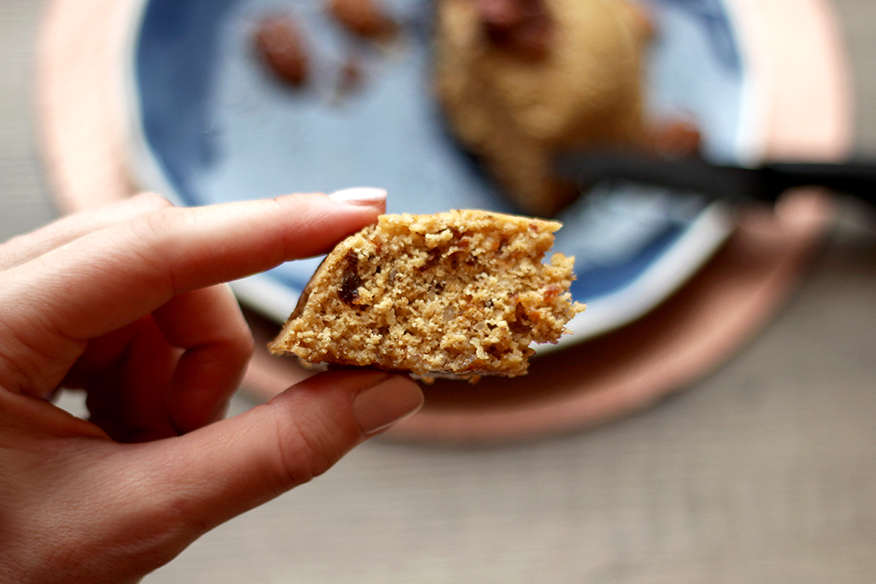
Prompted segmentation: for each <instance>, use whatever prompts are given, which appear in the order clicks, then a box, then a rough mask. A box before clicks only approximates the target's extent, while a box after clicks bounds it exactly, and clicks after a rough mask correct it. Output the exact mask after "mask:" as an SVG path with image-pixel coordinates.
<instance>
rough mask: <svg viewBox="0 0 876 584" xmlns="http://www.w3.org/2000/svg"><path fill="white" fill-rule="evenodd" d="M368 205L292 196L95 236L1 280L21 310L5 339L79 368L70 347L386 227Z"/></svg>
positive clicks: (195, 211) (377, 209) (160, 216)
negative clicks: (190, 294)
mask: <svg viewBox="0 0 876 584" xmlns="http://www.w3.org/2000/svg"><path fill="white" fill-rule="evenodd" d="M365 203H367V204H363V202H359V203H358V204H356V203H349V202H343V201H338V200H336V199H332V198H330V197H328V196H326V195H322V194H299V195H287V196H284V197H279V198H277V199H272V200H260V201H247V202H238V203H228V204H223V205H215V206H210V207H200V208H184V209H178V208H170V209H166V210H163V211H158V212H155V213H151V214H148V215H145V216H143V217H140V218H137V219H134V220H132V221H129V222H126V223H123V224H120V225H115V226H112V227H109V228H106V229H102V230H100V231H97V232H94V233H90V234H88V235H85V236H83V237H81V238H79V239H77V240H75V241H72V242H70V243H68V244H66V245H64V246H62V247H60V248H57V249H55V250H52V251H51V252H49V253H46V254H44V255H42V256H40V257H38V258H36V259H34V260H32V261H30V262H27V263H25V264H22V265H20V266H17V267H16V268H13V269H10V270H7V271H5V272H2V273H0V285H2V286H0V287H2V289H3V290H4V299H5V300H6V301H7V302H8V304H7V305H8V306H10V307H14V309H12V310H9V311H6V313H5V314H4V318H3V322H2V324H3V325H4V326H3V327H0V336H6V335H7V334H8V335H11V339H8V340H10V344H15V345H17V346H20V347H29V348H30V349H29V350H30V351H33V349H34V348H36V349H37V350H36V351H35V353H37V354H41V356H40V359H43V358H45V359H47V360H51V359H62V360H69V359H70V357H71V354H70V353H71V351H76V350H78V351H80V352H81V349H82V347H81V346H80V347H75V348H74V347H71V346H69V345H68V344H64V343H58V341H60V340H62V339H68V340H79V341H83V340H86V339H90V338H94V337H97V336H100V335H103V334H106V333H108V332H110V331H113V330H115V329H117V328H119V327H121V326H124V325H126V324H129V323H131V322H133V321H134V320H136V319H137V318H139V317H140V316H142V315H145V314H148V313H150V312H152V311H153V310H155V309H156V308H158V307H159V306H162V305H163V304H165V303H166V302H167V301H168V300H170V299H171V298H172V297H173V296H175V295H178V294H180V293H183V292H186V291H189V290H194V289H197V288H203V287H206V286H210V285H213V284H217V283H220V282H227V281H229V280H234V279H237V278H241V277H243V276H247V275H250V274H253V273H256V272H261V271H264V270H267V269H270V268H273V267H274V266H276V265H278V264H280V263H282V262H284V261H288V260H293V259H298V258H304V257H310V256H314V255H318V254H320V253H323V252H326V251H328V250H329V249H330V248H331V247H332V246H333V245H335V244H336V243H337V242H338V241H340V240H341V239H342V238H344V237H345V236H347V235H349V234H351V233H353V232H355V231H357V230H359V229H361V228H363V227H365V226H366V225H368V224H370V223H372V222H374V221H376V219H377V217H378V215H379V214H380V213H381V212H382V211H383V208H384V206H383V202H382V201H381V200H379V197H378V198H374V200H371V201H365ZM59 337H60V338H59ZM4 344H5V343H4ZM6 346H7V347H8V346H9V344H6ZM13 357H14V356H13ZM18 357H21V356H18ZM73 357H74V358H75V357H78V355H73ZM32 358H33V356H29V357H24V358H23V359H22V358H18V359H16V360H17V362H18V363H21V362H29V361H30V360H31V359H32ZM7 359H8V360H9V359H12V358H11V357H9V356H7ZM38 360H39V359H38ZM53 366H57V364H53ZM22 376H23V377H27V375H26V374H25V375H22Z"/></svg>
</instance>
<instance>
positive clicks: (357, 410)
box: [353, 375, 424, 434]
mask: <svg viewBox="0 0 876 584" xmlns="http://www.w3.org/2000/svg"><path fill="white" fill-rule="evenodd" d="M423 400H424V398H423V392H422V391H420V388H419V386H417V384H416V383H414V382H413V381H411V380H410V379H408V378H406V377H401V376H398V375H395V376H392V377H390V378H389V379H387V380H386V381H384V382H383V383H380V384H378V385H375V386H374V387H369V388H368V389H365V390H363V391H361V392H359V393H358V394H357V395H356V397H354V398H353V415H355V416H356V421H357V422H359V427H360V428H361V429H362V431H363V432H365V433H366V434H375V433H377V432H380V431H381V430H385V429H387V428H389V427H390V426H392V425H393V424H396V423H398V422H400V421H401V420H403V419H405V418H407V417H408V416H412V415H414V414H415V413H417V411H419V409H420V408H421V407H423Z"/></svg>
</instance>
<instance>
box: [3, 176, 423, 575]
mask: <svg viewBox="0 0 876 584" xmlns="http://www.w3.org/2000/svg"><path fill="white" fill-rule="evenodd" d="M336 199H340V200H336ZM344 199H346V200H344ZM383 208H384V201H383V199H382V198H381V196H380V193H379V192H378V191H373V190H357V191H342V192H341V193H339V194H338V196H337V197H335V198H331V197H327V196H324V195H290V196H286V197H281V198H278V199H275V200H268V201H254V202H241V203H231V204H227V205H216V206H212V207H202V208H196V209H178V208H173V207H171V206H170V204H169V203H167V202H166V201H164V200H163V199H161V198H159V197H156V196H153V195H140V196H138V197H134V198H132V199H130V200H128V201H126V202H124V203H121V204H118V205H115V206H112V207H108V208H103V209H98V210H92V211H86V212H82V213H79V214H76V215H72V216H70V217H67V218H65V219H62V220H60V221H58V222H56V223H53V224H51V225H49V226H47V227H45V228H43V229H41V230H39V231H36V232H34V233H31V234H28V235H25V236H21V237H18V238H15V239H13V240H11V241H9V242H7V243H6V244H4V245H2V246H0V544H2V550H3V551H2V553H0V581H3V582H57V581H64V582H69V583H74V582H88V583H91V584H99V583H102V582H113V583H119V582H136V581H138V580H139V579H140V578H142V577H143V576H144V575H145V574H147V573H148V572H150V571H152V570H154V569H156V568H158V567H159V566H161V565H163V564H165V563H166V562H168V561H170V560H171V559H173V558H174V557H175V556H176V555H177V554H179V553H180V552H181V551H182V550H183V549H184V548H185V547H187V546H188V545H189V544H190V543H191V542H192V541H194V540H195V539H197V538H198V537H199V536H200V535H202V534H203V533H205V532H206V531H208V530H210V529H212V528H213V527H215V526H216V525H219V524H220V523H222V522H224V521H226V520H228V519H230V518H232V517H234V516H236V515H238V514H240V513H242V512H244V511H247V510H249V509H251V508H253V507H255V506H257V505H259V504H261V503H264V502H266V501H268V500H269V499H271V498H273V497H275V496H277V495H279V494H281V493H283V492H285V491H287V490H289V489H291V488H293V487H295V486H297V485H300V484H302V483H304V482H307V481H308V480H310V479H311V478H313V477H315V476H317V475H319V474H320V473H322V472H324V471H325V470H327V469H328V468H330V467H331V466H332V465H333V464H334V463H335V462H337V460H339V459H340V458H341V457H342V456H343V455H344V454H345V453H346V452H348V451H349V450H350V449H351V448H353V447H354V446H356V445H357V444H359V443H361V442H362V441H364V440H365V439H367V438H368V437H369V436H372V435H374V434H376V433H378V432H380V431H381V430H383V429H384V428H386V427H388V426H389V425H391V424H392V423H394V422H395V421H398V420H399V419H401V418H403V417H405V416H407V415H409V414H410V413H412V412H414V411H416V410H417V409H418V408H419V407H420V405H422V400H423V396H422V393H421V391H420V390H419V388H418V387H417V386H416V384H415V383H413V382H412V381H410V380H409V379H407V378H404V377H400V376H392V375H389V374H386V373H381V372H377V371H356V372H352V371H345V372H333V373H326V374H322V375H317V376H314V377H311V378H310V379H308V380H306V381H304V382H302V383H300V384H298V385H296V386H293V387H291V388H289V389H288V390H286V391H285V392H283V393H282V394H280V395H278V396H277V397H276V398H274V399H273V400H271V401H270V402H269V403H268V404H266V405H262V406H258V407H256V408H253V409H252V410H250V411H248V412H246V413H244V414H242V415H240V416H236V417H234V418H230V419H227V420H221V421H217V420H220V418H221V417H222V414H223V412H224V407H225V405H226V404H227V402H228V399H229V396H230V395H231V393H232V392H233V391H234V390H235V389H236V388H237V386H238V383H239V381H240V377H241V375H242V371H243V369H244V367H245V365H246V363H247V360H248V358H249V356H250V352H251V350H252V337H251V335H250V332H249V329H248V327H247V325H246V323H245V321H244V319H243V317H242V315H241V313H240V310H239V308H238V306H237V303H236V301H235V299H234V297H233V296H232V295H231V293H230V291H229V290H228V288H227V287H226V286H225V285H224V284H221V283H223V282H227V281H230V280H233V279H236V278H240V277H243V276H246V275H249V274H252V273H256V272H260V271H263V270H266V269H269V268H271V267H273V266H276V265H278V264H280V263H282V262H284V261H288V260H292V259H297V258H303V257H308V256H313V255H317V254H319V253H323V252H325V251H328V249H330V248H331V247H332V246H333V245H334V244H335V243H337V242H338V241H339V240H340V239H342V238H343V237H344V236H346V235H348V234H350V233H352V232H354V231H357V230H359V229H360V228H362V227H364V226H366V225H368V224H369V223H371V222H373V221H375V220H376V218H377V216H378V214H379V213H380V212H382V211H383ZM58 388H72V389H82V390H84V391H86V392H87V399H86V404H87V406H88V409H89V412H90V414H91V417H90V420H89V421H86V420H82V419H80V418H76V417H74V416H72V415H70V414H68V413H67V412H65V411H63V410H61V409H60V408H58V407H56V406H54V405H52V404H51V403H50V402H49V401H47V400H46V399H45V398H48V397H49V396H51V395H52V394H53V393H54V392H55V391H57V390H58Z"/></svg>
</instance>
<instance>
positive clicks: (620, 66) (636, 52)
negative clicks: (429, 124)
mask: <svg viewBox="0 0 876 584" xmlns="http://www.w3.org/2000/svg"><path fill="white" fill-rule="evenodd" d="M651 33H652V31H651V28H650V24H649V22H648V19H647V18H646V17H645V16H644V14H643V12H642V11H641V9H640V8H637V7H636V5H634V4H633V3H631V2H628V1H627V0H438V1H437V3H436V36H435V65H434V71H435V73H434V74H435V91H436V94H437V97H438V98H439V100H440V102H441V104H442V106H443V109H444V112H445V114H446V117H447V119H448V122H449V125H450V128H451V130H452V131H453V133H454V134H455V135H456V136H457V138H458V139H459V141H460V143H461V144H462V145H463V146H464V147H465V148H466V149H467V150H469V151H470V152H471V153H473V154H474V155H476V156H477V157H478V158H479V160H480V161H481V162H482V164H483V165H484V167H485V169H486V170H487V171H488V172H489V174H491V175H492V177H493V178H495V179H496V181H497V183H498V184H499V185H500V186H501V187H502V189H503V191H504V192H505V194H507V195H508V196H509V198H510V199H511V200H512V201H513V202H514V203H515V204H516V205H517V206H518V208H519V209H521V210H522V212H524V213H527V214H534V215H541V216H550V215H552V214H554V213H556V212H557V211H558V210H560V209H562V208H563V207H564V206H565V205H567V204H568V203H570V202H571V201H572V200H573V199H574V198H575V197H577V195H578V191H577V189H576V188H575V186H574V185H571V184H565V183H563V182H561V181H558V180H556V179H554V178H553V176H554V172H553V168H552V164H553V159H554V157H555V156H557V155H558V154H560V153H563V152H565V151H567V150H580V149H585V148H590V147H605V146H608V147H613V146H620V145H623V146H634V147H647V146H648V143H649V139H650V137H649V129H648V127H647V124H646V121H645V115H644V84H643V75H642V67H643V64H642V62H643V59H644V55H645V48H646V46H647V41H648V39H649V38H650V35H651Z"/></svg>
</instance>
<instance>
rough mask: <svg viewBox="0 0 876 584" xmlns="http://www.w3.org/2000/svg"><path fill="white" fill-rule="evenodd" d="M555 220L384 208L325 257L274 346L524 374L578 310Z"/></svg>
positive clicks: (354, 358) (458, 373)
mask: <svg viewBox="0 0 876 584" xmlns="http://www.w3.org/2000/svg"><path fill="white" fill-rule="evenodd" d="M559 228H560V224H559V223H557V222H554V221H544V220H540V219H532V218H528V217H519V216H513V215H504V214H500V213H492V212H486V211H474V210H465V211H450V212H447V213H437V214H434V215H408V214H403V215H384V216H382V217H380V219H379V221H378V223H377V224H375V225H372V226H370V227H367V228H365V229H364V230H362V231H360V232H359V233H357V234H355V235H352V236H350V237H349V238H347V239H346V240H344V241H343V242H341V243H340V244H338V246H337V247H336V248H335V249H334V250H333V251H332V252H331V253H330V254H329V255H328V256H327V257H326V259H325V260H324V261H323V263H322V264H321V265H320V267H319V268H318V269H317V271H316V273H315V274H314V275H313V278H312V279H311V281H310V283H309V284H308V285H307V287H306V288H305V290H304V292H303V293H302V295H301V298H300V299H299V302H298V306H297V307H296V308H295V311H294V312H293V313H292V315H291V316H290V317H289V320H288V321H287V322H286V324H285V326H284V327H283V330H282V331H281V333H280V334H279V336H278V337H277V338H276V340H274V342H273V343H271V345H270V349H271V351H272V352H274V353H292V354H294V355H297V356H298V357H300V358H301V359H302V360H303V361H305V362H308V363H312V364H339V365H346V366H368V367H375V368H378V369H385V370H391V371H410V372H412V373H414V374H416V375H419V376H422V377H426V378H428V377H433V376H442V377H459V378H467V379H476V378H477V377H479V376H481V375H503V376H517V375H522V374H524V373H526V371H527V367H528V359H529V357H530V356H531V355H532V354H533V353H534V350H533V349H532V348H531V346H530V345H531V344H533V343H556V342H557V340H558V339H559V338H560V336H561V335H562V334H564V333H565V332H567V330H566V328H565V326H566V324H567V323H568V322H569V320H571V319H572V317H574V316H575V315H576V314H578V313H579V312H581V311H582V310H584V306H583V305H582V304H579V303H576V302H573V301H572V299H571V294H570V293H569V286H570V284H571V282H572V280H573V279H574V276H573V273H572V268H573V263H574V259H573V258H570V257H566V256H564V255H562V254H559V253H555V254H553V256H552V257H551V258H550V260H549V262H548V263H543V262H542V260H543V259H544V257H545V254H546V253H547V252H548V251H549V250H550V248H551V246H552V245H553V242H554V236H553V233H554V232H555V231H556V230H557V229H559Z"/></svg>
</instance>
